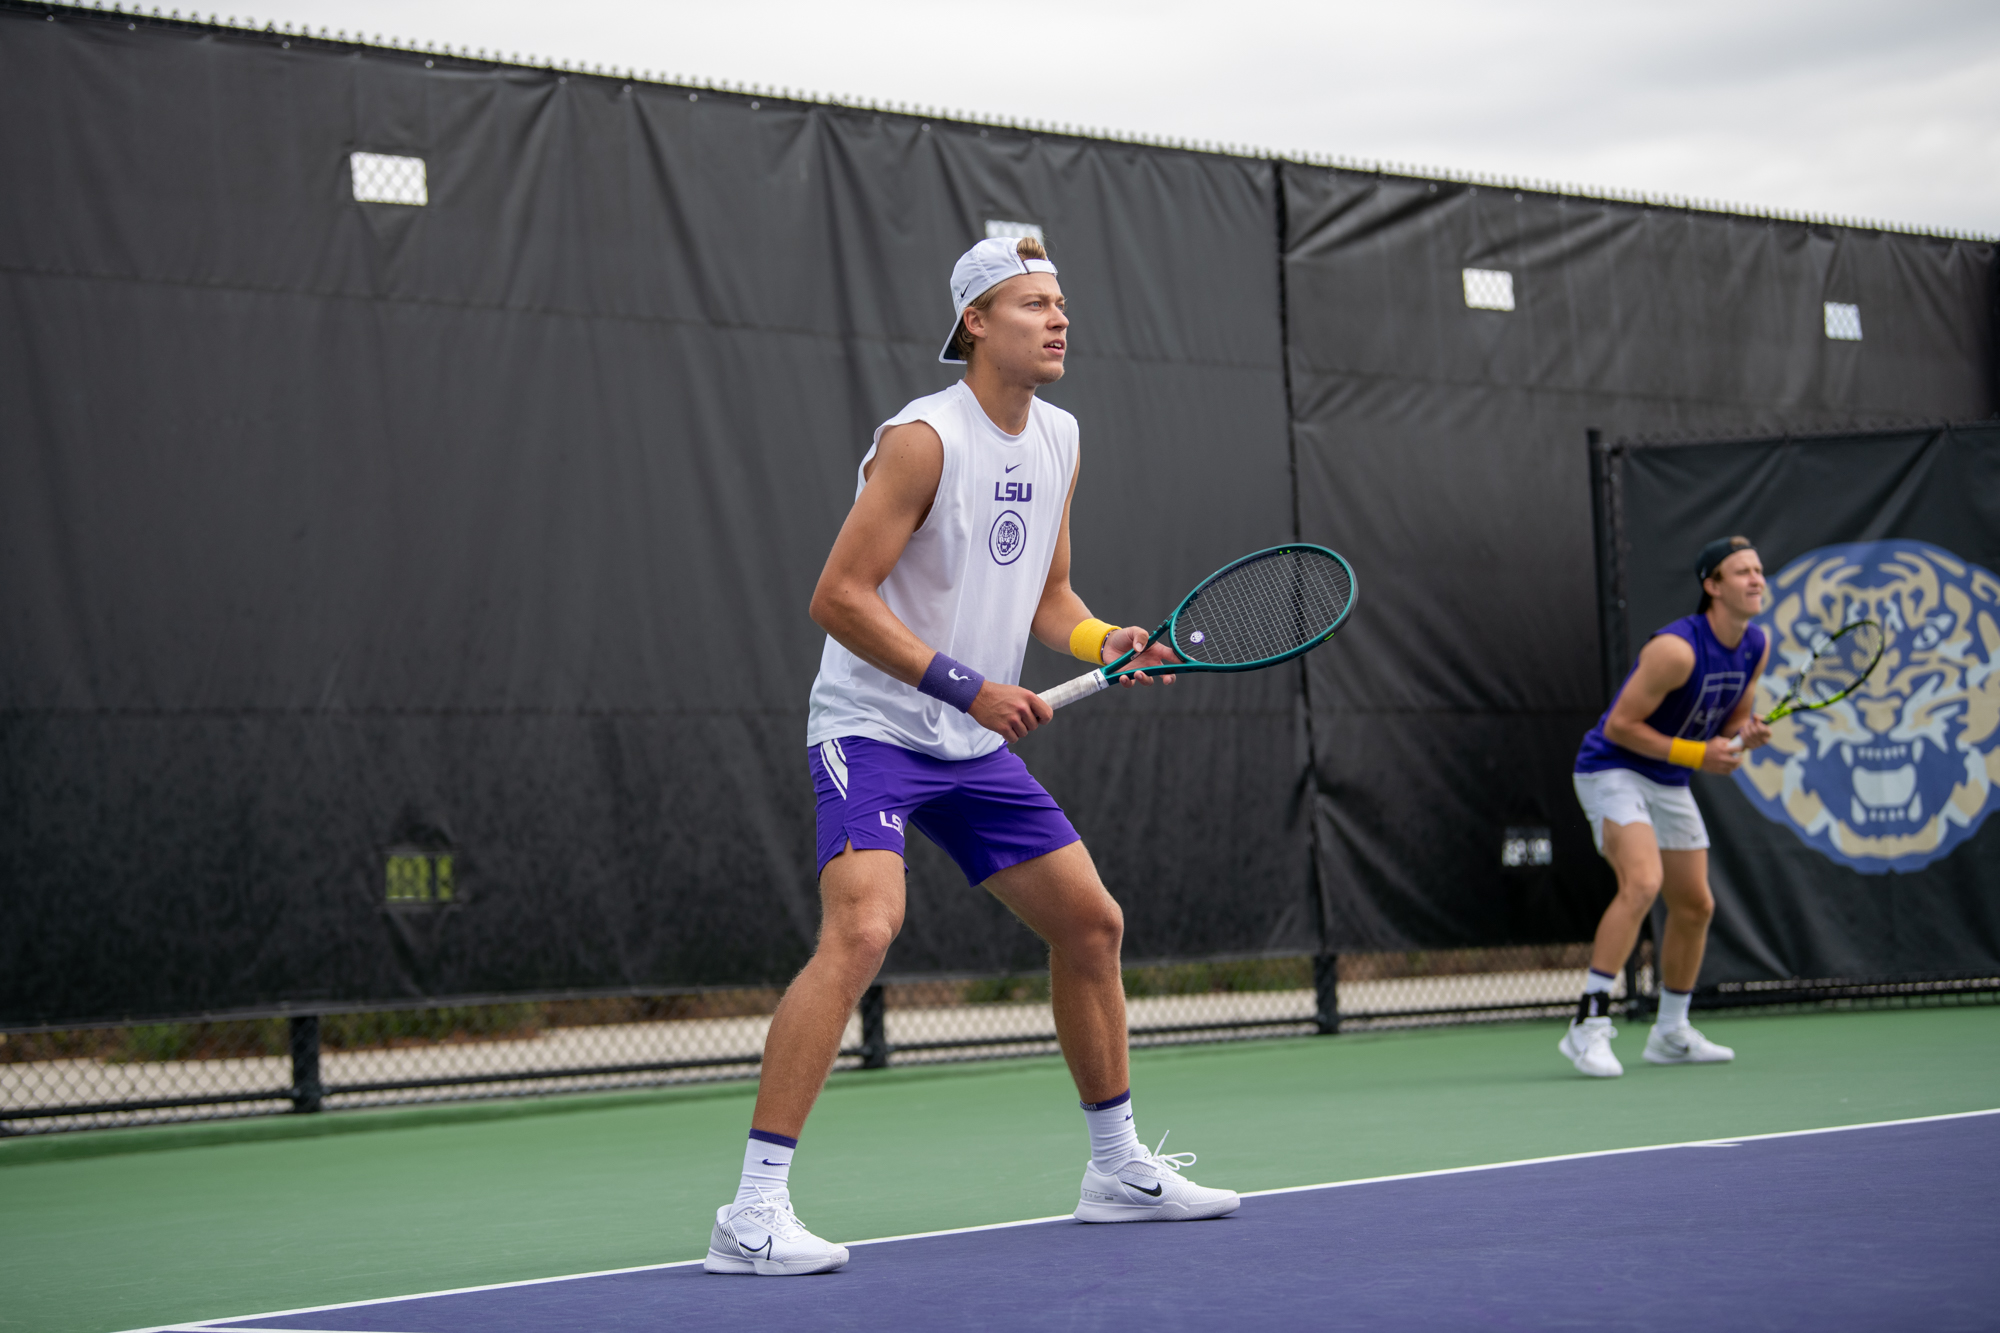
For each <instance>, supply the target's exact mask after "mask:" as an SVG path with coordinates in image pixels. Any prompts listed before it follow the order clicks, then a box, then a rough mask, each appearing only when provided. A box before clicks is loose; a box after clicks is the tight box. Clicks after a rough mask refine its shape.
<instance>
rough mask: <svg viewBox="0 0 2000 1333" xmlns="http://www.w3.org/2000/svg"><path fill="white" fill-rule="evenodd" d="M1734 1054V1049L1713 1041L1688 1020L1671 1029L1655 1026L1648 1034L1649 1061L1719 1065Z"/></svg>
mask: <svg viewBox="0 0 2000 1333" xmlns="http://www.w3.org/2000/svg"><path fill="white" fill-rule="evenodd" d="M1735 1058H1736V1052H1735V1051H1733V1050H1731V1049H1730V1048H1729V1047H1727V1046H1719V1045H1717V1044H1716V1043H1715V1042H1712V1041H1710V1040H1709V1039H1708V1038H1707V1037H1704V1036H1702V1035H1701V1033H1700V1032H1699V1031H1697V1030H1696V1029H1695V1028H1694V1026H1693V1025H1692V1024H1688V1023H1683V1024H1681V1025H1680V1026H1679V1027H1677V1028H1675V1029H1674V1030H1673V1031H1672V1032H1662V1031H1660V1030H1659V1029H1658V1028H1654V1029H1653V1032H1652V1035H1651V1036H1649V1037H1647V1038H1646V1062H1647V1063H1648V1064H1655V1065H1719V1064H1725V1063H1727V1062H1728V1061H1731V1060H1734V1059H1735Z"/></svg>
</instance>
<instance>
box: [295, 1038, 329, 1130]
mask: <svg viewBox="0 0 2000 1333" xmlns="http://www.w3.org/2000/svg"><path fill="white" fill-rule="evenodd" d="M325 1093H326V1089H325V1088H324V1086H322V1085H321V1083H320V1081H319V1015H318V1014H300V1015H296V1016H294V1017H293V1019H292V1110H293V1111H295V1112H298V1113H299V1114H301V1115H310V1114H312V1113H313V1112H315V1111H318V1110H320V1109H321V1108H320V1100H321V1098H322V1097H324V1096H325Z"/></svg>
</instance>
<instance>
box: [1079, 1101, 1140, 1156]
mask: <svg viewBox="0 0 2000 1333" xmlns="http://www.w3.org/2000/svg"><path fill="white" fill-rule="evenodd" d="M1077 1105H1078V1106H1081V1107H1082V1108H1083V1118H1084V1119H1085V1120H1086V1121H1087V1122H1089V1125H1090V1160H1091V1161H1092V1163H1094V1164H1095V1165H1096V1167H1097V1169H1098V1170H1099V1171H1107V1172H1108V1171H1116V1170H1117V1169H1118V1168H1119V1167H1121V1166H1123V1165H1125V1163H1127V1162H1129V1161H1131V1160H1132V1159H1133V1158H1134V1157H1137V1156H1138V1155H1139V1154H1140V1153H1141V1152H1144V1151H1145V1149H1144V1148H1142V1147H1141V1146H1140V1145H1139V1131H1138V1129H1137V1128H1135V1127H1134V1125H1133V1122H1132V1093H1131V1090H1130V1089H1127V1090H1126V1091H1124V1092H1121V1093H1119V1094H1118V1095H1117V1096H1116V1097H1113V1098H1112V1099H1111V1100H1110V1101H1108V1102H1078V1103H1077Z"/></svg>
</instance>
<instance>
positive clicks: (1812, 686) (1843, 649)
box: [1793, 620, 1882, 704]
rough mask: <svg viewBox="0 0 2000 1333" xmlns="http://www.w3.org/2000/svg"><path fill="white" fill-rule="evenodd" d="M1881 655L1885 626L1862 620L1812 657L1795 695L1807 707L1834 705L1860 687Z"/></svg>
mask: <svg viewBox="0 0 2000 1333" xmlns="http://www.w3.org/2000/svg"><path fill="white" fill-rule="evenodd" d="M1881 655H1882V627H1881V626H1880V625H1877V624H1876V623H1875V622H1874V621H1872V620H1864V621H1861V622H1859V623H1857V624H1855V625H1853V626H1852V627H1850V628H1849V629H1847V630H1846V631H1845V632H1843V633H1841V634H1838V635H1836V636H1835V637H1834V638H1833V639H1832V640H1831V641H1829V642H1828V643H1826V644H1825V645H1824V646H1822V647H1821V648H1820V650H1819V651H1818V652H1817V653H1815V654H1814V655H1813V660H1812V661H1811V662H1810V663H1808V664H1807V666H1806V669H1805V672H1804V674H1803V675H1802V676H1801V677H1800V679H1799V685H1798V688H1797V689H1796V690H1795V691H1793V693H1794V694H1796V695H1797V696H1798V698H1799V699H1800V700H1802V701H1803V702H1805V703H1808V704H1824V703H1831V702H1832V701H1833V700H1835V699H1838V698H1840V697H1841V696H1842V695H1844V694H1846V693H1848V692H1849V691H1851V690H1852V689H1853V688H1854V687H1855V686H1857V685H1859V684H1860V683H1861V682H1862V680H1863V679H1865V678H1866V677H1867V675H1868V673H1869V672H1870V671H1872V670H1873V669H1874V667H1875V663H1876V661H1877V659H1879V658H1880V657H1881Z"/></svg>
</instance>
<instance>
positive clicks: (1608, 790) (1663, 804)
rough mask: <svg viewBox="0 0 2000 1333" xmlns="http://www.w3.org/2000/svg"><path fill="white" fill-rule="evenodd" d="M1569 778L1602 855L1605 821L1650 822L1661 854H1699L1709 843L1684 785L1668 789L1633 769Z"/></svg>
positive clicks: (1698, 811) (1611, 769)
mask: <svg viewBox="0 0 2000 1333" xmlns="http://www.w3.org/2000/svg"><path fill="white" fill-rule="evenodd" d="M1570 776H1571V778H1572V779H1574V780H1575V782H1576V799H1577V802H1578V803H1579V804H1580V805H1582V806H1583V817H1584V818H1585V819H1587V820H1589V821H1590V836H1591V840H1592V841H1594V842H1595V843H1596V844H1597V854H1598V855H1599V856H1602V855H1604V821H1605V820H1607V819H1608V820H1610V821H1611V822H1612V823H1614V824H1651V825H1652V826H1653V837H1654V838H1655V839H1656V840H1657V841H1658V842H1659V845H1660V850H1661V851H1663V852H1699V851H1703V850H1705V849H1706V848H1707V847H1708V826H1707V825H1706V824H1704V823H1702V822H1701V810H1700V809H1699V808H1698V807H1697V806H1696V805H1695V803H1694V793H1693V792H1691V791H1689V790H1688V789H1687V788H1686V787H1669V786H1667V785H1666V784H1665V783H1662V782H1655V781H1653V780H1652V779H1651V778H1648V777H1642V776H1640V775H1639V774H1637V773H1634V772H1633V771H1632V770H1631V769H1629V768H1607V769H1604V770H1603V771H1602V772H1598V773H1573V774H1571V775H1570Z"/></svg>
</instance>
